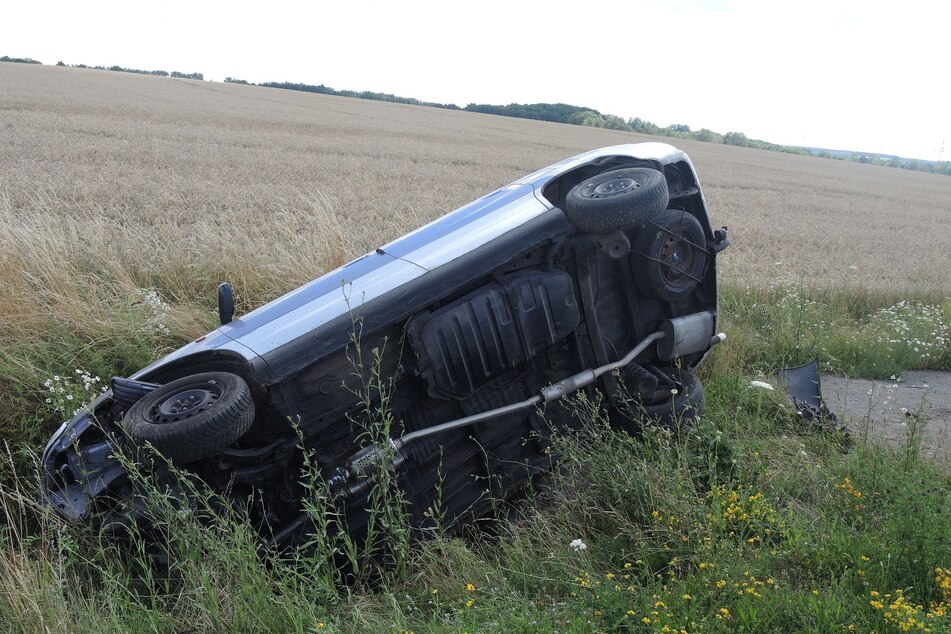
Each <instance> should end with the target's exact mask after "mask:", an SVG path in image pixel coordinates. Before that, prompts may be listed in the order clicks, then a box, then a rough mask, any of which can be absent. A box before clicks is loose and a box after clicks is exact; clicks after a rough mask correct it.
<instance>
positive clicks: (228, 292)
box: [218, 282, 234, 326]
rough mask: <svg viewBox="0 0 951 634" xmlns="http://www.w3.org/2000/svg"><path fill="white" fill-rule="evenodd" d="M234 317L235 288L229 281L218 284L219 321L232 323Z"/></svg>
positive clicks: (222, 323)
mask: <svg viewBox="0 0 951 634" xmlns="http://www.w3.org/2000/svg"><path fill="white" fill-rule="evenodd" d="M233 318H234V290H233V289H232V288H231V284H229V283H228V282H222V283H221V284H219V285H218V321H220V322H221V325H222V326H224V325H225V324H229V323H231V320H232V319H233Z"/></svg>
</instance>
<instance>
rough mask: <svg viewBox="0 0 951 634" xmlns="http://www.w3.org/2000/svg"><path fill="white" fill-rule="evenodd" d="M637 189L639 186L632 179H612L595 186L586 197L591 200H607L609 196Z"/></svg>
mask: <svg viewBox="0 0 951 634" xmlns="http://www.w3.org/2000/svg"><path fill="white" fill-rule="evenodd" d="M638 187H640V184H639V183H638V182H637V181H635V180H634V179H633V178H627V177H623V178H612V179H611V180H607V181H604V182H603V183H600V184H598V185H596V186H595V187H594V189H592V190H591V191H590V192H588V195H589V196H590V197H591V198H608V197H610V196H617V195H619V194H623V193H624V192H627V191H630V190H632V189H636V188H638Z"/></svg>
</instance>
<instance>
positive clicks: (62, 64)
mask: <svg viewBox="0 0 951 634" xmlns="http://www.w3.org/2000/svg"><path fill="white" fill-rule="evenodd" d="M56 65H57V66H65V65H66V64H64V63H63V62H62V61H59V62H56Z"/></svg>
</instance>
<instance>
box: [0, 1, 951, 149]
mask: <svg viewBox="0 0 951 634" xmlns="http://www.w3.org/2000/svg"><path fill="white" fill-rule="evenodd" d="M949 29H951V4H949V3H947V2H944V1H943V0H929V1H921V0H904V1H902V2H895V1H894V0H892V1H890V2H887V3H886V2H879V1H878V0H854V1H853V0H842V1H840V0H824V1H823V0H796V1H790V2H782V3H780V2H770V1H769V0H670V1H662V0H644V1H639V0H632V1H630V2H622V3H614V2H590V1H589V2H585V1H575V2H571V3H566V4H561V3H558V2H545V3H535V2H533V3H521V2H518V1H517V0H509V1H507V2H495V1H494V0H480V1H478V2H452V1H449V0H441V1H437V2H410V1H408V0H407V1H405V2H375V1H354V2H346V1H337V2H332V3H331V2H319V1H311V2H306V3H304V2H301V3H292V2H283V1H271V2H265V1H260V0H259V1H257V2H244V1H239V0H231V1H228V2H216V1H214V2H203V1H201V0H192V1H190V2H181V1H178V0H174V1H169V2H154V1H153V2H149V1H143V0H139V1H129V0H123V1H122V2H112V1H109V2H77V1H75V0H72V1H68V2H61V1H58V0H56V1H47V0H31V1H30V2H19V1H17V2H9V3H6V6H4V8H3V11H2V15H0V55H10V56H14V57H33V58H35V59H38V60H40V61H42V62H43V63H45V64H54V63H56V62H57V61H60V60H62V61H64V62H66V63H67V64H79V63H83V64H88V65H91V66H94V65H103V66H111V65H114V64H116V65H119V66H126V67H132V68H142V69H147V70H154V69H162V70H167V71H172V70H179V71H183V72H201V73H204V75H205V78H206V79H213V80H222V79H224V77H226V76H231V77H236V78H241V79H246V80H248V81H251V82H262V81H294V82H303V83H309V84H321V83H322V84H325V85H327V86H330V87H332V88H336V89H352V90H372V91H378V92H389V93H394V94H397V95H400V96H405V97H416V98H417V99H422V100H426V101H438V102H446V103H456V104H458V105H460V106H465V105H466V104H467V103H470V102H479V103H496V104H507V103H513V102H518V103H533V102H565V103H570V104H575V105H582V106H589V107H591V108H595V109H597V110H600V111H601V112H602V113H606V114H607V113H610V114H617V115H620V116H621V117H623V118H625V119H627V118H629V117H640V118H642V119H646V120H648V121H653V122H655V123H658V124H660V125H662V126H663V125H669V124H672V123H684V124H687V125H689V126H690V127H691V128H692V129H694V130H696V129H700V128H704V127H706V128H710V129H712V130H715V131H717V132H721V133H725V132H729V131H739V132H743V133H745V134H746V135H747V136H749V137H752V138H758V139H763V140H767V141H772V142H776V143H785V144H791V145H811V146H818V147H826V148H833V149H844V150H859V151H867V152H883V153H892V154H899V155H902V156H908V157H917V158H926V159H944V160H951V115H949V113H951V96H949V94H951V86H949V74H951V73H949V59H951V58H949V53H951V46H949V44H951V33H949Z"/></svg>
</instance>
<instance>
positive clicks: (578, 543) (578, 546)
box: [568, 539, 588, 551]
mask: <svg viewBox="0 0 951 634" xmlns="http://www.w3.org/2000/svg"><path fill="white" fill-rule="evenodd" d="M568 545H569V546H571V547H572V548H574V549H575V551H581V550H584V549H586V548H587V547H588V545H587V544H586V543H584V542H583V541H581V540H580V539H575V540H572V542H571V543H570V544H568Z"/></svg>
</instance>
